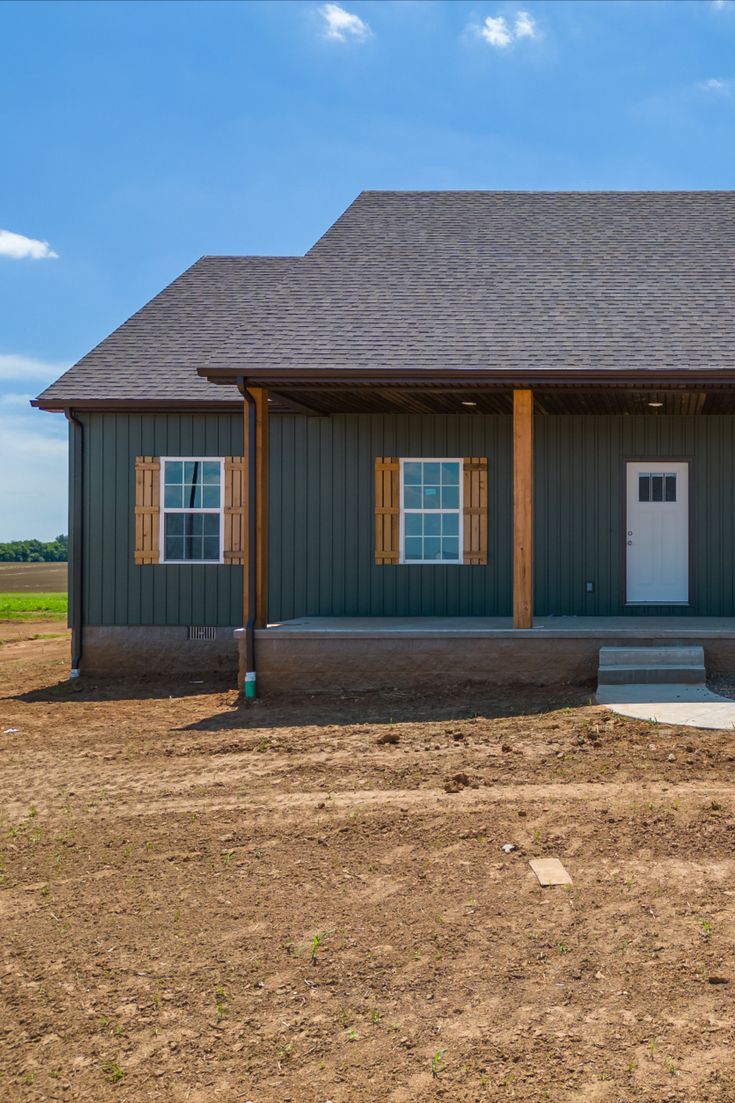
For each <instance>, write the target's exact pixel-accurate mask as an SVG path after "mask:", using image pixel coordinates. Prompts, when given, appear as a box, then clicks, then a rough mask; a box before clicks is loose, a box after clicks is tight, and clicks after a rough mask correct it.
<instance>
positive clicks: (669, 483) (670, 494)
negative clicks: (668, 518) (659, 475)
mask: <svg viewBox="0 0 735 1103" xmlns="http://www.w3.org/2000/svg"><path fill="white" fill-rule="evenodd" d="M666 501H667V502H675V501H676V475H667V476H666Z"/></svg>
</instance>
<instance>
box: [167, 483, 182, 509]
mask: <svg viewBox="0 0 735 1103" xmlns="http://www.w3.org/2000/svg"><path fill="white" fill-rule="evenodd" d="M163 504H164V506H165V507H166V509H181V507H182V506H183V504H184V500H183V491H182V488H181V487H180V486H169V485H168V484H167V485H166V486H165V487H164V493H163Z"/></svg>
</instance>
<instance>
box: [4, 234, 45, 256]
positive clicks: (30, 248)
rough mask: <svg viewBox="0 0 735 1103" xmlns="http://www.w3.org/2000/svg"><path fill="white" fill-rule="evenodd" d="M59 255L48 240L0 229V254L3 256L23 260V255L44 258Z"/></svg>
mask: <svg viewBox="0 0 735 1103" xmlns="http://www.w3.org/2000/svg"><path fill="white" fill-rule="evenodd" d="M58 255H59V254H58V253H55V252H54V251H53V249H52V248H51V247H50V245H49V243H48V242H47V241H37V240H36V238H33V237H25V236H24V235H23V234H14V233H12V232H11V231H10V230H0V256H2V257H10V258H11V259H12V260H22V259H23V257H31V258H32V259H33V260H44V259H46V258H51V257H58Z"/></svg>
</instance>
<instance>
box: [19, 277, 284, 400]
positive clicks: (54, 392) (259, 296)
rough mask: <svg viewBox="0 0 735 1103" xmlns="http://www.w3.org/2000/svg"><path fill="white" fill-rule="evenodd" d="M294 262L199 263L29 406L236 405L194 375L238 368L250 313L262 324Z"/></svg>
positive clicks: (223, 390) (231, 395) (230, 394)
mask: <svg viewBox="0 0 735 1103" xmlns="http://www.w3.org/2000/svg"><path fill="white" fill-rule="evenodd" d="M294 260H295V258H293V257H202V258H201V259H200V260H198V261H196V263H195V264H192V266H191V267H190V268H188V269H187V270H186V271H185V272H184V273H183V274H182V275H181V276H179V277H178V279H175V280H174V281H173V283H171V284H169V285H168V287H166V288H165V289H164V290H163V291H162V292H161V293H160V294H159V295H156V297H155V298H153V299H151V301H150V302H149V303H147V304H146V305H145V306H144V307H143V308H142V310H139V311H138V312H137V313H136V314H133V316H132V317H131V318H129V319H128V320H127V322H123V324H122V325H121V326H120V327H119V328H118V329H116V330H115V331H114V332H113V333H111V334H110V336H109V337H106V338H105V339H104V341H102V342H100V344H99V345H97V346H96V348H93V349H92V351H91V352H88V353H87V355H86V356H83V357H82V359H81V360H79V361H78V362H77V363H76V364H74V366H73V367H71V368H70V369H69V370H68V371H67V372H66V373H65V374H64V375H62V376H61V378H60V379H58V380H57V381H56V382H55V383H52V384H51V386H50V387H48V388H47V389H46V390H45V391H44V392H43V393H42V394H40V395H39V396H38V398H37V399H35V400H34V405H38V406H42V407H44V408H47V409H54V408H62V407H64V406H68V405H70V404H72V405H73V404H74V403H86V402H95V403H98V404H100V405H103V404H107V405H112V404H114V405H118V404H125V403H128V402H129V403H130V404H131V405H136V404H139V403H146V404H154V403H158V404H160V405H165V404H168V403H170V404H172V405H181V404H185V403H189V404H192V405H196V406H197V407H201V406H203V405H206V406H217V405H222V404H225V405H226V404H228V403H229V404H232V403H233V402H236V403H237V404H238V405H239V404H240V403H241V401H242V400H241V399H240V396H239V395H238V394H237V393H236V392H234V391H233V389H232V388H231V387H213V386H211V384H209V383H208V382H207V381H206V380H205V379H203V378H202V377H201V376H200V375H197V368H198V367H200V365H201V364H202V362H203V361H204V360H206V362H207V363H210V364H211V363H217V359H218V355H219V354H220V352H221V353H222V355H223V356H224V355H226V356H227V363H228V364H233V363H237V362H238V358H239V354H238V350H239V348H240V347H241V345H242V343H243V340H244V334H245V333H246V331H247V328H248V325H249V322H250V319H251V317H252V316H253V314H254V312H255V311H256V310H257V311H262V312H263V315H264V316H266V317H267V314H268V310H269V296H270V293H271V291H272V289H273V287H274V286H275V285H276V284H277V283H278V282H279V281H280V280H281V279H282V278H283V276H284V274H285V273H286V272H287V271H288V269H289V267H290V266H291V265H292V264H293V263H294Z"/></svg>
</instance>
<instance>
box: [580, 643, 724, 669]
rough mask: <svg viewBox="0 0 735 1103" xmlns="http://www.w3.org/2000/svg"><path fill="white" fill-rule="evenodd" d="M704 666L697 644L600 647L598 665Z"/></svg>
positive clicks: (701, 650) (702, 656) (701, 649)
mask: <svg viewBox="0 0 735 1103" xmlns="http://www.w3.org/2000/svg"><path fill="white" fill-rule="evenodd" d="M638 664H640V665H641V666H671V665H672V664H673V665H676V666H704V648H703V647H702V646H700V645H699V644H692V645H689V644H680V645H671V646H668V645H662V646H661V647H601V648H600V666H618V665H619V666H636V665H638Z"/></svg>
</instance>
